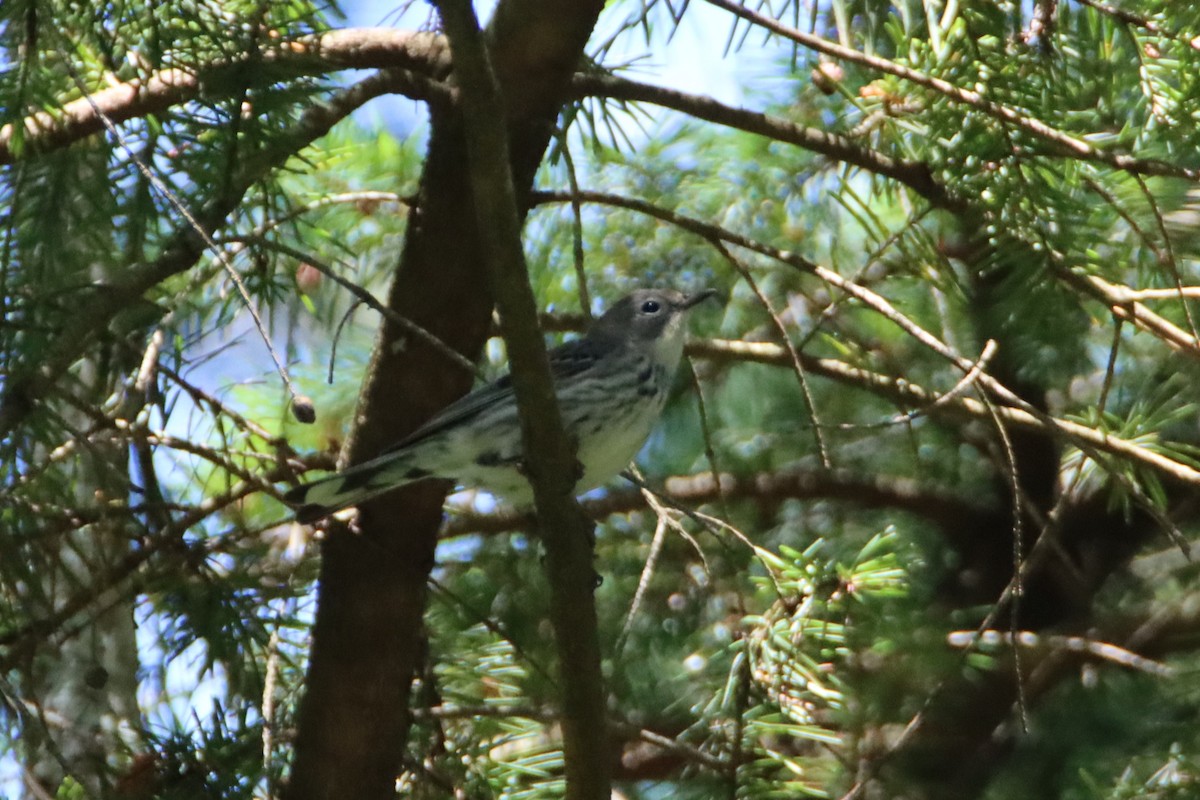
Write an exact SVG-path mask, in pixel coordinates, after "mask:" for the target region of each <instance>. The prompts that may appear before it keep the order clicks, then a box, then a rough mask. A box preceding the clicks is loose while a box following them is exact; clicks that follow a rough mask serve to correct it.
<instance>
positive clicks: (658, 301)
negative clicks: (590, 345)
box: [588, 289, 716, 361]
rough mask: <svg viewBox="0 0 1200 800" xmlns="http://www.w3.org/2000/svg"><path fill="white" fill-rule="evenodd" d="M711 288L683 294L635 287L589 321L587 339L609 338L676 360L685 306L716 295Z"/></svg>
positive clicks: (682, 328) (663, 357)
mask: <svg viewBox="0 0 1200 800" xmlns="http://www.w3.org/2000/svg"><path fill="white" fill-rule="evenodd" d="M715 294H716V292H714V291H713V290H712V289H705V290H703V291H700V292H696V293H694V294H684V293H683V292H677V291H675V290H674V289H638V290H637V291H636V292H633V293H632V294H628V295H626V296H625V297H622V298H621V299H620V300H618V301H617V302H615V303H613V305H612V307H611V308H610V309H608V311H606V312H605V313H604V316H602V317H600V319H598V320H596V321H595V323H593V324H592V327H591V330H589V331H588V338H590V339H609V340H612V341H614V342H620V343H622V344H624V345H626V346H629V347H634V348H645V349H652V350H654V351H655V354H656V355H657V356H658V357H659V358H661V359H663V360H668V361H669V360H674V361H678V359H679V353H680V352H681V350H682V348H683V334H684V327H683V322H684V319H685V317H686V316H687V314H686V312H687V311H688V309H690V308H692V307H693V306H695V305H696V304H697V303H701V302H703V301H705V300H707V299H708V298H710V297H712V296H713V295H715Z"/></svg>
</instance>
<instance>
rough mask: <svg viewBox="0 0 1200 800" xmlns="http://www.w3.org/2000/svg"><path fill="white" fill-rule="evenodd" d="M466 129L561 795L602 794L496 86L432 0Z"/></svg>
mask: <svg viewBox="0 0 1200 800" xmlns="http://www.w3.org/2000/svg"><path fill="white" fill-rule="evenodd" d="M438 9H439V11H440V12H441V16H442V22H443V24H444V25H445V29H446V35H447V37H448V38H449V39H450V46H451V51H452V54H453V60H454V75H455V78H456V80H457V84H458V89H459V92H460V95H461V98H460V99H461V106H462V114H463V120H464V123H465V126H466V131H467V137H466V141H467V153H468V155H469V164H470V170H471V185H472V190H473V193H474V197H475V211H476V215H477V218H478V224H479V229H480V233H481V239H482V243H483V255H484V259H485V261H486V262H487V264H488V266H489V268H490V272H491V275H492V282H493V286H494V289H495V293H496V302H497V305H498V306H499V310H500V326H501V330H502V331H503V333H504V340H505V343H506V344H507V346H508V357H509V361H510V362H511V364H512V373H511V374H512V379H513V388H514V390H515V394H516V398H517V405H518V408H519V410H520V417H521V434H522V436H521V438H522V446H523V452H524V454H525V456H524V459H525V469H526V470H527V474H528V477H529V481H530V484H531V485H532V487H533V496H534V504H535V506H536V508H537V521H538V532H539V534H540V536H541V539H542V543H543V546H544V547H545V549H546V576H547V579H548V581H549V583H550V592H551V609H550V619H551V621H552V623H553V625H554V633H555V640H556V644H557V646H558V656H559V683H560V686H561V689H562V729H563V751H564V761H565V765H566V776H567V797H568V798H579V799H582V798H595V799H596V800H606V798H608V796H609V795H610V794H611V789H610V780H611V779H610V777H609V742H608V735H607V724H606V714H605V707H606V703H605V693H604V679H603V676H602V674H601V672H600V642H599V634H598V630H597V621H596V607H595V600H594V598H593V595H592V591H593V585H594V584H593V582H594V575H595V568H594V567H593V564H592V561H593V553H592V538H593V532H592V523H591V521H590V520H589V519H588V518H587V517H586V516H585V515H584V514H583V513H582V511H581V510H580V508H579V504H578V503H577V502H576V500H575V498H574V488H575V482H576V475H577V474H578V470H577V467H576V461H575V452H574V447H573V446H572V445H571V442H570V440H569V439H568V438H567V435H566V432H565V431H564V429H563V424H562V416H561V414H560V413H559V408H558V402H557V400H556V399H555V392H554V380H553V378H552V377H551V375H550V365H549V362H548V360H547V358H546V345H545V342H544V340H543V339H542V334H541V331H540V330H538V327H537V303H536V301H535V299H534V295H533V287H531V286H530V284H529V272H528V268H527V267H526V265H525V254H524V251H523V249H522V245H521V215H520V213H519V211H518V208H517V199H516V192H515V190H514V188H513V179H512V171H511V168H510V166H509V156H508V151H509V147H508V135H507V131H506V130H505V125H504V120H505V109H504V106H503V103H502V100H501V96H500V87H499V84H498V83H497V81H496V78H495V75H494V74H493V72H492V66H491V64H490V62H489V56H488V51H487V47H486V45H485V44H484V41H483V36H482V35H481V32H480V31H479V28H478V23H477V22H476V20H475V14H474V11H473V10H472V9H471V5H470V2H469V0H440V2H438Z"/></svg>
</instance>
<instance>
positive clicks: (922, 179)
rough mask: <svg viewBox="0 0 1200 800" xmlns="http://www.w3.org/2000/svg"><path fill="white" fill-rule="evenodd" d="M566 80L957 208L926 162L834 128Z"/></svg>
mask: <svg viewBox="0 0 1200 800" xmlns="http://www.w3.org/2000/svg"><path fill="white" fill-rule="evenodd" d="M571 85H572V87H573V88H574V90H575V92H576V96H577V97H607V98H611V99H614V100H627V101H640V102H645V103H653V104H654V105H657V106H660V107H662V108H669V109H672V110H674V111H679V112H682V113H684V114H688V115H689V116H692V117H695V118H696V119H702V120H706V121H708V122H712V123H715V124H717V125H725V126H727V127H730V128H735V129H737V130H740V131H745V132H747V133H755V134H758V135H760V136H765V137H767V138H769V139H774V140H775V141H779V142H786V143H787V144H794V145H796V146H797V147H802V148H804V149H805V150H811V151H813V152H814V153H820V154H821V155H823V156H827V157H828V158H831V159H833V160H834V161H840V162H843V163H846V164H853V165H854V166H856V167H860V168H862V169H864V170H867V171H868V172H872V173H874V174H876V175H882V176H883V177H885V178H891V179H893V180H895V181H896V182H898V183H901V184H903V185H905V186H907V187H908V188H910V189H912V190H913V191H914V192H916V193H917V194H919V195H920V196H921V197H924V198H925V199H926V200H928V201H929V202H930V204H932V205H933V206H935V207H937V208H945V209H951V210H959V209H961V208H962V206H963V203H962V201H960V200H958V199H956V198H954V197H952V196H951V194H950V193H949V192H948V191H947V189H946V187H945V186H943V185H942V184H941V183H939V182H938V181H937V179H935V178H934V177H933V173H932V171H931V170H930V169H929V167H928V165H926V164H922V163H919V162H915V161H904V160H900V159H895V158H892V157H891V156H888V155H885V154H883V153H880V152H879V151H877V150H872V149H870V148H868V147H864V146H862V145H860V144H858V143H857V142H855V141H853V140H851V139H848V138H846V137H844V136H839V135H838V134H836V133H828V132H826V131H822V130H817V129H815V128H808V127H805V126H803V125H797V124H795V123H793V122H789V121H788V120H785V119H780V118H779V117H772V116H770V115H768V114H763V113H761V112H758V111H751V110H749V109H744V108H735V107H733V106H727V105H725V104H723V103H720V102H718V101H716V100H714V99H713V98H711V97H704V96H702V95H694V94H688V93H687V92H680V91H676V90H674V89H666V88H663V87H659V86H653V85H650V84H647V83H639V82H637V81H632V80H628V79H626V78H621V77H618V76H615V75H592V74H586V75H576V76H575V79H574V81H572V84H571Z"/></svg>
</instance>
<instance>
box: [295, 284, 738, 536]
mask: <svg viewBox="0 0 1200 800" xmlns="http://www.w3.org/2000/svg"><path fill="white" fill-rule="evenodd" d="M715 294H716V293H715V292H714V291H713V290H711V289H705V290H703V291H699V292H694V293H691V294H687V293H683V292H679V291H676V290H673V289H638V290H636V291H634V292H632V293H631V294H628V295H626V296H625V297H622V298H621V299H620V300H618V301H616V302H615V303H613V304H612V306H611V307H610V308H609V309H608V311H607V312H605V313H604V314H603V315H602V316H600V317H599V318H598V319H596V320H595V321H594V322H593V323H592V324H591V326H590V327H589V328H588V330H587V332H586V333H585V334H584V335H583V336H582V337H581V338H579V339H575V340H573V341H568V342H565V343H563V344H561V345H559V346H557V347H555V348H553V349H552V350H550V351H549V353H548V357H549V361H550V374H551V377H552V378H553V380H554V388H555V396H556V398H557V400H558V406H559V410H560V412H561V414H562V421H563V427H564V429H565V430H566V433H567V435H568V436H569V437H570V438H571V440H572V441H573V442H574V443H575V446H576V453H575V456H576V460H577V461H578V464H579V468H580V475H579V480H578V482H577V483H576V485H575V491H576V493H577V494H583V493H584V492H587V491H589V490H591V489H594V488H596V487H598V486H601V485H603V484H604V483H606V482H607V481H608V480H609V479H611V478H612V477H614V476H615V475H617V474H618V473H619V472H621V471H622V470H623V469H625V467H626V466H628V464H629V462H630V461H631V460H632V459H633V457H634V456H635V455H637V452H638V451H639V450H640V449H641V447H642V445H643V444H644V443H645V441H646V439H647V437H648V436H649V435H650V431H651V429H652V428H653V427H654V423H655V422H656V421H657V419H658V417H659V415H660V414H661V413H662V410H663V406H664V405H665V404H666V401H667V394H668V393H669V391H670V388H671V384H672V382H673V380H674V377H675V372H676V369H677V368H678V367H679V362H680V360H681V358H682V355H683V342H684V338H685V335H686V326H685V321H686V318H687V315H688V311H690V310H691V309H692V308H694V307H695V306H696V305H697V304H699V303H701V302H703V301H704V300H707V299H708V298H709V297H712V296H714V295H715ZM431 478H440V479H445V480H450V481H453V482H454V483H455V484H457V485H460V486H468V487H474V488H478V489H483V490H485V491H487V492H489V493H491V494H493V495H497V496H499V497H502V498H504V499H505V500H507V501H508V502H510V503H512V504H513V505H515V506H526V505H529V504H530V503H531V502H532V498H533V492H532V489H531V487H530V485H529V481H528V480H527V479H526V477H525V474H524V472H523V453H522V441H521V423H520V419H519V417H518V415H517V401H516V395H515V394H514V392H513V385H512V378H511V375H504V376H502V377H500V378H499V379H497V380H495V381H493V382H491V383H489V384H486V385H484V386H481V387H480V388H478V389H476V390H474V391H472V392H471V393H469V394H467V395H465V396H464V397H462V398H460V399H459V400H457V401H455V402H453V403H451V404H450V405H448V406H446V407H445V408H444V409H442V410H441V411H440V412H438V413H437V414H435V415H434V416H433V417H432V418H431V419H430V420H429V421H428V422H426V423H425V424H424V425H422V426H421V427H420V428H418V429H417V430H416V431H414V432H413V433H411V434H410V435H408V436H407V437H406V438H404V439H403V440H401V441H400V442H398V443H397V444H395V445H393V446H391V447H389V448H387V449H386V450H384V451H383V452H382V453H381V454H380V455H379V456H377V457H375V458H373V459H371V460H370V461H365V462H363V463H361V464H357V465H355V466H352V467H349V468H348V469H345V470H343V471H341V472H339V473H337V474H336V475H333V476H330V477H327V478H323V479H321V480H317V481H314V482H312V483H308V484H304V485H301V486H297V487H295V488H293V489H291V490H289V491H288V492H286V493H285V494H284V501H285V502H286V503H288V505H290V506H292V507H293V508H295V509H296V520H297V521H298V522H301V523H312V522H316V521H317V520H320V519H322V518H323V517H326V516H329V515H330V514H333V513H335V512H337V511H340V510H341V509H344V508H347V507H349V506H354V505H358V504H359V503H362V502H363V501H365V500H368V499H370V498H372V497H376V496H377V495H380V494H383V493H384V492H389V491H391V490H393V489H398V488H400V487H401V486H406V485H408V484H410V483H414V482H416V481H420V480H426V479H431Z"/></svg>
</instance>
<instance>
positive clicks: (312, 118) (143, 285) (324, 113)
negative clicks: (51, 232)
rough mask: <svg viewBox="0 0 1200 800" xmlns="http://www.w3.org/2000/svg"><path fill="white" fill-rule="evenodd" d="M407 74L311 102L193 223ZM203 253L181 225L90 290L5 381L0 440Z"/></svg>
mask: <svg viewBox="0 0 1200 800" xmlns="http://www.w3.org/2000/svg"><path fill="white" fill-rule="evenodd" d="M409 82H410V76H409V75H408V74H407V73H403V72H380V73H377V74H375V75H373V76H371V77H369V78H366V79H365V80H363V81H361V82H360V83H358V84H356V85H354V86H352V87H350V88H349V89H346V90H344V91H342V92H339V93H338V94H336V95H335V96H334V97H333V98H331V99H330V100H329V101H327V102H326V103H322V104H319V105H316V106H313V107H312V108H310V109H309V110H308V111H306V112H305V113H304V115H303V116H302V117H301V118H300V120H299V122H298V123H297V124H296V125H295V126H294V127H293V128H292V129H291V130H290V131H288V132H287V134H286V135H284V136H282V137H281V138H279V139H278V140H276V141H275V142H274V143H273V144H272V145H271V147H270V148H268V149H267V150H265V151H263V152H260V153H258V154H257V155H255V156H253V157H251V158H249V159H247V161H245V162H244V163H243V164H242V166H241V168H240V169H239V170H238V172H237V174H236V175H235V177H234V179H233V180H230V181H228V182H227V183H226V184H224V186H225V189H224V191H222V192H219V193H217V194H216V195H215V196H214V197H212V198H210V199H209V201H208V202H207V203H206V204H205V205H204V207H203V208H201V209H199V210H198V211H196V212H195V213H194V214H193V216H194V217H195V219H196V220H197V221H198V222H199V224H200V227H201V228H203V229H204V230H205V231H207V232H208V233H210V234H211V233H212V232H213V231H215V230H216V229H218V228H219V227H221V226H222V225H224V224H225V222H226V219H227V217H228V216H229V215H230V214H231V213H232V212H233V211H234V209H236V208H237V206H238V205H239V203H241V200H242V197H243V196H244V195H245V193H246V192H247V191H248V190H249V189H250V187H251V186H253V185H254V184H255V183H256V182H257V181H259V180H261V179H262V178H263V177H264V176H266V175H267V174H269V173H270V172H271V171H272V170H274V169H276V168H278V167H280V166H282V165H283V164H284V163H285V162H286V161H287V160H288V159H289V158H291V157H292V156H293V155H295V154H296V153H297V152H298V151H299V150H301V149H302V148H303V147H305V146H307V145H308V144H310V143H311V142H313V141H315V140H316V139H318V138H320V137H321V136H324V135H325V134H326V133H328V132H329V129H330V128H332V127H333V126H334V124H335V123H337V122H338V121H340V120H341V119H343V118H344V117H346V116H347V115H348V114H350V112H352V111H353V110H354V109H356V108H358V107H359V106H361V105H362V104H363V103H365V102H367V101H368V100H371V99H372V98H375V97H378V96H380V95H382V94H388V93H391V92H394V91H396V90H397V89H398V88H399V87H402V86H406V85H408V84H409ZM203 254H204V244H203V240H202V239H201V237H200V236H199V235H197V233H196V232H195V231H193V230H191V229H190V228H186V227H185V228H181V229H180V231H179V233H177V234H176V235H175V236H174V237H173V238H172V239H171V240H170V241H169V242H168V243H167V244H166V245H165V246H164V247H163V250H162V252H161V253H160V255H159V256H158V258H156V259H155V260H153V261H150V262H148V263H146V264H140V265H136V266H132V267H130V268H129V269H128V270H126V271H125V272H123V273H122V274H121V275H120V276H119V278H118V279H115V280H113V281H112V282H110V283H106V284H101V285H98V286H96V287H94V288H93V291H92V294H91V296H90V297H89V299H88V302H87V303H85V304H81V307H80V309H79V313H77V314H76V315H75V316H74V317H72V318H71V320H70V321H69V322H68V324H67V326H66V327H65V328H64V330H63V331H62V332H61V334H60V335H59V336H58V337H57V338H56V339H55V341H54V343H53V344H52V345H51V346H50V347H49V348H48V349H47V351H46V352H44V353H42V354H41V355H40V359H39V362H38V363H37V364H36V365H31V366H28V367H26V368H24V369H20V370H15V371H14V373H13V374H12V375H11V376H9V377H8V379H7V380H6V381H5V385H4V392H3V395H0V438H4V437H5V436H7V435H8V434H9V433H11V432H12V431H13V430H15V429H16V428H17V427H18V426H19V425H21V424H22V422H24V420H25V419H26V418H28V416H29V415H30V414H32V413H33V411H34V410H35V409H36V408H37V405H38V404H39V403H40V402H41V401H42V399H43V398H44V397H45V396H46V395H47V394H49V393H50V392H53V391H54V388H55V384H56V382H57V381H58V380H59V378H60V377H61V376H62V375H63V374H64V373H65V372H66V371H67V370H68V369H70V367H71V365H72V364H74V363H75V362H76V360H77V359H78V358H79V357H80V355H81V354H82V353H83V352H84V351H85V350H86V348H87V347H88V346H89V345H90V344H91V343H92V342H93V341H95V338H96V337H97V335H99V334H100V333H101V332H103V331H104V330H105V329H106V328H107V327H108V325H109V323H110V322H111V321H112V319H113V318H114V317H115V316H116V315H117V314H119V313H120V312H121V311H123V310H125V309H126V308H128V307H129V306H130V305H131V304H133V303H136V302H138V301H139V300H140V299H141V298H142V297H143V295H145V294H146V292H148V291H149V290H150V289H152V288H153V287H155V286H157V285H158V284H160V283H162V282H163V281H165V280H167V279H168V278H170V277H171V276H173V275H178V274H179V273H181V272H185V271H187V270H188V269H190V268H191V267H192V266H193V265H194V264H195V263H196V261H197V260H199V258H200V257H201V256H202V255H203Z"/></svg>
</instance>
